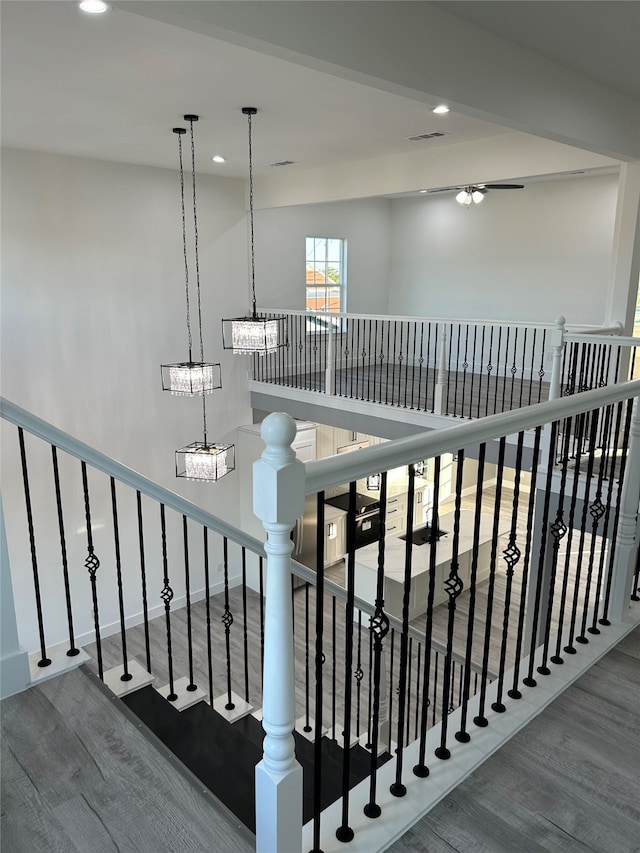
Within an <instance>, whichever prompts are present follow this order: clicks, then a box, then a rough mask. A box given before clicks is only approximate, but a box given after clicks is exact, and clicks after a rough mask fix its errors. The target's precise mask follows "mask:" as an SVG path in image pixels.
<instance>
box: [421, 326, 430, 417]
mask: <svg viewBox="0 0 640 853" xmlns="http://www.w3.org/2000/svg"><path fill="white" fill-rule="evenodd" d="M423 343H424V323H422V335H421V338H420V358H419V360H418V364H419V365H420V367H419V371H418V402H419V401H420V389H421V388H422V366H423V364H424V355H423V349H422V345H423ZM430 348H431V322H429V323H428V324H427V366H426V369H425V378H424V411H425V412H426V411H427V409H428V407H429V372H430V368H429V351H430ZM432 386H433V383H432ZM431 403H432V405H431V411H433V395H432V397H431Z"/></svg>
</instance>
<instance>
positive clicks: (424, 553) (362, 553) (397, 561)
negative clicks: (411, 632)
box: [356, 509, 508, 582]
mask: <svg viewBox="0 0 640 853" xmlns="http://www.w3.org/2000/svg"><path fill="white" fill-rule="evenodd" d="M474 515H475V513H474V512H472V511H471V510H468V509H463V510H462V511H461V512H460V537H459V540H458V554H459V555H462V554H466V553H467V552H468V551H471V550H472V548H473V520H474ZM453 521H454V513H453V512H450V513H446V514H445V515H441V516H440V518H439V521H438V524H439V527H440V529H441V530H446V531H448V535H447V536H443V537H442V538H441V539H439V540H438V541H437V542H436V544H435V546H434V547H435V548H436V549H437V550H436V567H437V566H441V565H443V564H444V563H448V562H449V561H450V560H451V557H452V553H453ZM505 529H507V530H508V523H507V522H506V521H501V523H500V527H499V532H500V533H504V532H505ZM492 536H493V515H490V514H488V513H482V515H481V516H480V538H479V545H483V544H485V543H486V542H490V541H491V538H492ZM406 547H407V543H406V542H405V541H404V539H400V537H396V536H388V537H387V538H386V539H385V549H384V574H385V577H387V578H389V579H391V580H397V581H398V582H402V580H403V578H404V570H405V558H406ZM431 547H432V546H431V545H429V544H426V545H414V546H413V554H412V564H411V576H412V577H415V576H416V575H419V574H422V573H423V572H428V571H429V562H430V554H431ZM356 564H357V565H359V566H363V567H364V568H367V569H371V570H372V571H377V568H378V543H377V542H374V543H373V544H372V545H366V546H365V547H364V548H358V550H357V552H356Z"/></svg>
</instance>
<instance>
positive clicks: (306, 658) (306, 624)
mask: <svg viewBox="0 0 640 853" xmlns="http://www.w3.org/2000/svg"><path fill="white" fill-rule="evenodd" d="M318 521H320V519H318ZM321 530H322V532H324V522H323V525H322V528H321V527H320V525H319V524H318V539H319V538H320V531H321ZM322 542H323V545H324V539H323V540H322ZM318 556H320V555H318ZM322 560H323V562H322V563H321V562H318V563H316V565H317V566H321V565H323V563H324V548H323V554H322ZM316 618H317V617H316ZM310 690H311V685H310V671H309V581H306V582H305V585H304V718H305V719H304V727H303V728H304V731H305V732H310V731H311V723H310V710H309V696H310Z"/></svg>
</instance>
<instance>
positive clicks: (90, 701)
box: [1, 670, 255, 853]
mask: <svg viewBox="0 0 640 853" xmlns="http://www.w3.org/2000/svg"><path fill="white" fill-rule="evenodd" d="M1 710H2V728H1V731H2V824H1V826H2V850H3V853H116V851H118V853H204V851H212V850H219V851H224V853H250V851H251V850H254V849H255V842H254V839H253V836H252V835H251V833H249V832H248V830H246V829H245V828H244V827H243V826H242V825H241V824H240V823H239V821H238V820H237V819H236V818H235V817H234V816H233V815H231V814H230V813H229V812H227V811H226V810H225V809H224V807H223V806H221V805H220V804H219V803H218V802H217V801H216V800H215V799H214V798H213V797H212V796H211V795H210V794H208V793H204V792H203V790H202V786H201V785H198V786H196V785H195V784H194V782H193V781H190V780H189V779H188V778H187V777H186V776H185V774H184V773H183V772H182V771H181V770H179V769H178V767H177V766H176V762H175V761H169V760H168V759H167V757H166V755H165V754H164V753H162V752H161V751H159V750H158V747H157V745H156V744H155V743H154V742H152V741H151V740H149V739H148V738H147V737H145V736H144V735H143V734H142V732H141V731H140V729H139V726H138V725H136V723H134V722H133V719H134V718H133V717H131V718H129V717H127V716H125V713H124V711H123V706H122V704H121V703H120V702H119V700H114V699H112V698H110V697H109V696H107V695H106V692H105V691H104V689H103V688H102V686H101V685H99V683H97V682H96V680H95V678H94V677H93V676H92V675H91V674H90V673H89V674H86V673H84V672H83V671H81V670H74V671H72V672H69V673H67V674H65V675H61V676H59V677H58V678H56V679H53V680H51V681H48V682H46V683H44V684H42V685H40V686H38V687H33V688H31V689H30V690H28V691H26V692H24V693H20V694H18V695H17V696H12V697H10V698H8V699H5V700H3V702H2V704H1Z"/></svg>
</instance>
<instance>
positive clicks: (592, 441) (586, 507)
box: [565, 409, 604, 654]
mask: <svg viewBox="0 0 640 853" xmlns="http://www.w3.org/2000/svg"><path fill="white" fill-rule="evenodd" d="M598 415H599V411H598V409H595V411H593V412H591V423H590V425H589V427H590V428H589V458H588V461H587V476H586V480H585V482H584V496H583V499H582V519H581V522H580V540H579V544H578V564H577V566H576V575H575V579H574V589H573V602H572V605H571V622H570V627H569V644H568V645H567V646H565V651H566V652H568V653H569V654H571V652H570V651H569V649H570V648H573V641H574V640H575V641H576V642H577V643H581V644H583V645H586V644H587V643H588V642H589V640H588V639H587V637H585V635H584V629H583V631H582V633H581V634H580V635H579V636H577V637H575V636H574V633H575V629H576V620H577V618H578V597H579V594H580V581H581V579H582V556H583V552H584V540H585V534H586V527H587V515H588V514H589V512H591V511H592V506H594V507H595V506H597V501H594V503H593V504H592V505H590V504H589V495H590V492H591V481H592V479H593V465H594V456H595V450H596V435H597V433H598ZM574 476H575V477H576V478H577V476H578V472H577V469H576V472H575V474H574ZM600 508H602V509H603V511H604V508H603V507H602V504H600V507H598V509H600ZM592 516H593V513H592ZM599 518H600V515H598V516H597V518H596V525H597V522H598V520H599ZM594 538H595V536H594ZM587 604H588V595H587V596H586V597H585V607H586V606H587Z"/></svg>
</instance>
